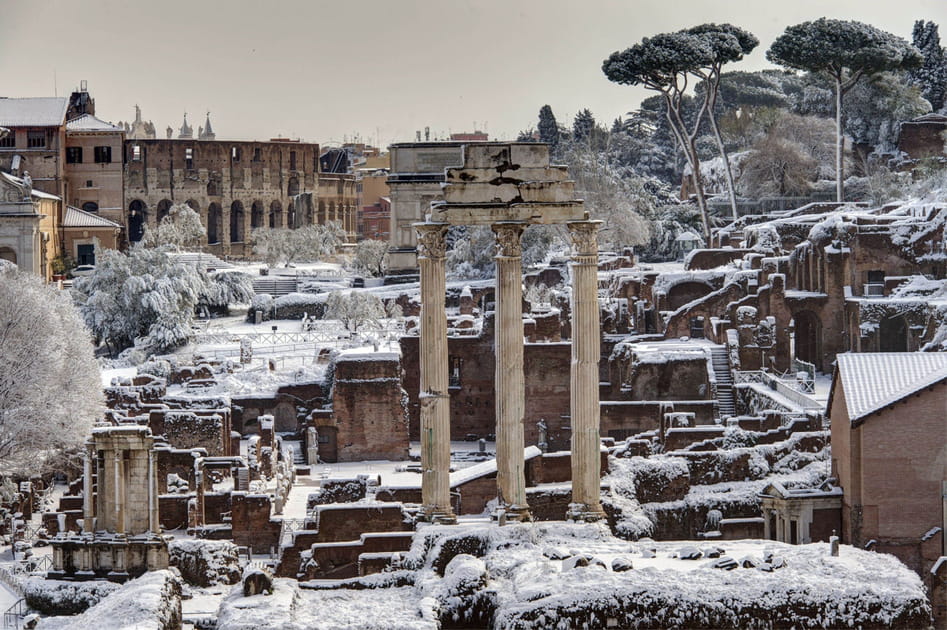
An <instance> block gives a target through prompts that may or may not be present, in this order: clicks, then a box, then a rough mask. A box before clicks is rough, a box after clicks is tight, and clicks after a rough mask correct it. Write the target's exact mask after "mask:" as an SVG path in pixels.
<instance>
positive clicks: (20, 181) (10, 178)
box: [0, 99, 59, 201]
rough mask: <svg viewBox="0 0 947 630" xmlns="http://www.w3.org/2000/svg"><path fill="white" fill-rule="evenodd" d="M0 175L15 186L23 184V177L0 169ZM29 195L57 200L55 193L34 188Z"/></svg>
mask: <svg viewBox="0 0 947 630" xmlns="http://www.w3.org/2000/svg"><path fill="white" fill-rule="evenodd" d="M0 100H2V99H0ZM0 177H3V179H5V180H7V181H8V182H10V183H12V184H16V185H17V186H23V185H24V184H23V179H22V178H21V177H16V176H15V175H10V174H9V173H4V172H3V171H0ZM30 195H31V196H33V197H35V198H37V199H52V200H54V201H59V197H57V196H56V195H51V194H50V193H48V192H43V191H42V190H36V189H35V188H34V189H32V190H31V191H30Z"/></svg>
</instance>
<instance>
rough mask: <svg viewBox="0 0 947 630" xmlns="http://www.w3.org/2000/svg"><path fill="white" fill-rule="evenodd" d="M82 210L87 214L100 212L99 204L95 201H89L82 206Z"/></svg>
mask: <svg viewBox="0 0 947 630" xmlns="http://www.w3.org/2000/svg"><path fill="white" fill-rule="evenodd" d="M82 209H83V210H85V211H86V212H98V211H99V204H97V203H95V202H94V201H87V202H85V203H84V204H82Z"/></svg>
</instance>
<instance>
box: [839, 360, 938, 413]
mask: <svg viewBox="0 0 947 630" xmlns="http://www.w3.org/2000/svg"><path fill="white" fill-rule="evenodd" d="M837 358H838V374H837V377H836V378H837V379H839V380H840V381H841V384H842V390H843V391H844V392H845V405H846V406H847V407H848V417H849V420H850V421H851V422H852V423H855V422H857V421H858V420H861V419H862V418H864V417H865V416H868V415H869V414H872V413H874V412H876V411H879V410H881V409H883V408H884V407H887V406H888V405H890V404H892V403H895V402H897V401H899V400H901V399H902V398H904V397H906V396H909V395H910V394H913V393H915V392H918V391H920V390H922V389H924V388H925V387H928V386H930V385H933V384H935V383H938V382H940V381H943V380H947V352H847V353H844V354H839V355H838V357H837ZM832 395H833V396H834V389H833V394H832ZM829 402H830V408H831V400H830V401H829Z"/></svg>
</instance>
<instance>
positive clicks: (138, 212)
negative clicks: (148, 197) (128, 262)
mask: <svg viewBox="0 0 947 630" xmlns="http://www.w3.org/2000/svg"><path fill="white" fill-rule="evenodd" d="M147 222H148V210H147V207H146V206H145V202H144V201H142V200H141V199H135V200H134V201H132V202H131V203H130V204H128V242H130V243H137V242H138V241H140V240H141V239H142V238H143V237H144V236H145V225H147Z"/></svg>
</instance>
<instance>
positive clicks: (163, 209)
mask: <svg viewBox="0 0 947 630" xmlns="http://www.w3.org/2000/svg"><path fill="white" fill-rule="evenodd" d="M169 212H171V200H170V199H162V200H161V201H159V202H158V210H157V213H158V214H157V218H158V223H161V222H162V221H163V220H164V218H165V217H166V216H168V213H169Z"/></svg>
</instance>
